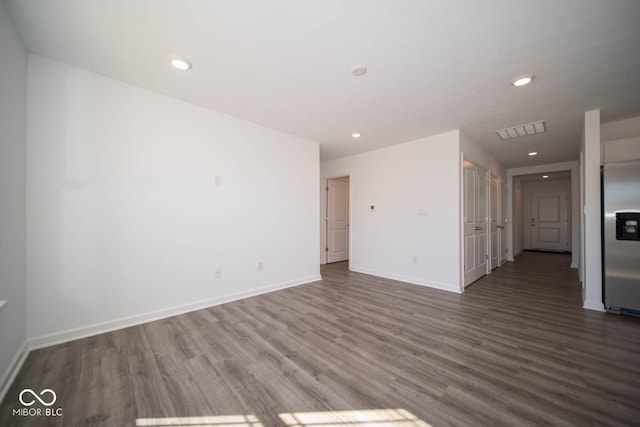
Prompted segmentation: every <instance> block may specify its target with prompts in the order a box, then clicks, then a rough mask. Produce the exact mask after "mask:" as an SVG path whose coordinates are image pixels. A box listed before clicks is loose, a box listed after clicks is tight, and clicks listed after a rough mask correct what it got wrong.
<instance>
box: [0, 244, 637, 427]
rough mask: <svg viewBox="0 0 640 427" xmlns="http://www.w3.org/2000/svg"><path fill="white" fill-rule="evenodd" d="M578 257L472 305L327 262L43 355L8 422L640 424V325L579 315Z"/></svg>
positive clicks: (551, 263)
mask: <svg viewBox="0 0 640 427" xmlns="http://www.w3.org/2000/svg"><path fill="white" fill-rule="evenodd" d="M569 261H570V257H568V256H565V255H554V254H544V253H523V254H521V255H520V256H519V257H518V258H517V261H516V262H515V263H507V264H505V265H504V266H503V267H501V268H499V269H497V270H495V271H494V273H492V274H491V275H489V276H486V277H485V278H483V279H481V280H479V281H478V282H476V283H475V284H473V285H471V286H470V287H469V288H467V290H466V292H465V293H464V294H462V295H456V294H452V293H447V292H442V291H437V290H433V289H429V288H425V287H420V286H414V285H410V284H405V283H401V282H395V281H392V280H386V279H381V278H377V277H373V276H368V275H365V274H359V273H353V272H350V271H348V269H347V265H346V263H338V264H332V265H327V266H323V268H322V277H323V280H322V281H320V282H315V283H312V284H308V285H303V286H298V287H295V288H291V289H286V290H282V291H278V292H273V293H270V294H266V295H261V296H258V297H254V298H248V299H245V300H241V301H237V302H233V303H229V304H225V305H221V306H217V307H212V308H210V309H205V310H200V311H196V312H192V313H189V314H185V315H181V316H176V317H172V318H169V319H165V320H160V321H156V322H151V323H147V324H144V325H141V326H136V327H131V328H127V329H123V330H119V331H116V332H111V333H107V334H102V335H98V336H94V337H90V338H86V339H82V340H77V341H73V342H69V343H65V344H61V345H57V346H53V347H49V348H45V349H41V350H36V351H34V352H32V353H31V354H30V355H29V357H28V359H27V361H26V362H25V365H24V367H23V369H22V370H21V372H20V374H19V375H18V377H17V379H16V381H15V383H14V384H13V386H12V388H11V390H10V391H9V393H8V394H7V396H6V398H5V400H4V402H3V403H2V405H0V425H1V426H40V425H47V426H49V425H51V426H62V425H64V426H85V425H87V426H133V425H136V422H137V423H138V424H139V425H156V426H157V425H171V426H175V425H198V426H200V427H202V426H216V427H220V426H235V427H258V426H262V427H266V426H280V427H285V426H286V427H293V426H296V427H317V426H320V425H321V424H322V425H327V426H334V427H337V426H345V425H352V426H365V425H371V424H372V423H373V421H374V420H377V424H375V425H377V426H391V427H394V426H395V427H400V426H402V427H405V426H426V425H431V426H434V427H436V426H438V427H439V426H496V425H505V426H528V425H554V426H596V425H597V426H608V425H611V426H631V425H636V426H637V425H640V363H639V362H640V319H638V318H630V317H620V316H615V315H611V314H605V313H598V312H593V311H588V310H582V308H581V291H580V285H579V283H578V282H577V275H576V272H575V270H571V269H570V268H569ZM24 388H31V389H33V390H35V391H41V390H43V389H45V388H51V389H53V390H54V391H55V392H56V393H57V399H58V400H57V402H56V403H55V405H54V406H53V408H57V407H59V408H61V410H62V416H61V417H20V416H17V415H13V409H15V408H21V407H22V405H20V403H19V402H18V394H19V393H20V391H21V390H22V389H24ZM33 407H34V408H36V407H42V406H41V405H40V404H39V403H36V404H35V405H34V406H33ZM384 410H386V411H384ZM223 416H229V417H226V418H224V417H223Z"/></svg>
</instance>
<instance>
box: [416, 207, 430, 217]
mask: <svg viewBox="0 0 640 427" xmlns="http://www.w3.org/2000/svg"><path fill="white" fill-rule="evenodd" d="M428 215H429V210H428V209H427V208H422V209H418V216H428Z"/></svg>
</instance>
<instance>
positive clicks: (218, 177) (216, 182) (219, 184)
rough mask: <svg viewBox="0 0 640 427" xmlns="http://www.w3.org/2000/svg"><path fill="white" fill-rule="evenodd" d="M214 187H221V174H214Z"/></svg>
mask: <svg viewBox="0 0 640 427" xmlns="http://www.w3.org/2000/svg"><path fill="white" fill-rule="evenodd" d="M214 185H215V186H216V187H221V186H222V177H221V176H216V180H215V184H214Z"/></svg>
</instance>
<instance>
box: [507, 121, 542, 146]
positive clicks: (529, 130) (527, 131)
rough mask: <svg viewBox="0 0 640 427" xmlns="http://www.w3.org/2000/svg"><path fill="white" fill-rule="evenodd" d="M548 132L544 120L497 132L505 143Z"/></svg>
mask: <svg viewBox="0 0 640 427" xmlns="http://www.w3.org/2000/svg"><path fill="white" fill-rule="evenodd" d="M546 131H547V127H546V126H545V124H544V120H540V121H537V122H532V123H527V124H524V125H518V126H513V127H510V128H504V129H500V130H497V131H496V133H497V134H498V136H499V137H500V139H502V140H503V141H506V140H507V139H513V138H518V137H521V136H527V135H535V134H536V133H544V132H546Z"/></svg>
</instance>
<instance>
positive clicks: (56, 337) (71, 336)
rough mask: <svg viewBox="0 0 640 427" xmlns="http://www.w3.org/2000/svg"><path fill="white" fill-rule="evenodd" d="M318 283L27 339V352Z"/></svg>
mask: <svg viewBox="0 0 640 427" xmlns="http://www.w3.org/2000/svg"><path fill="white" fill-rule="evenodd" d="M319 280H321V277H320V275H315V276H309V277H305V278H301V279H297V280H292V281H288V282H284V283H279V284H275V285H269V286H265V287H262V288H257V289H252V290H249V291H245V292H238V293H235V294H230V295H225V296H221V297H216V298H210V299H206V300H201V301H196V302H193V303H189V304H183V305H179V306H175V307H169V308H165V309H162V310H157V311H152V312H148V313H142V314H136V315H134V316H128V317H123V318H120V319H114V320H109V321H106V322H100V323H94V324H92V325H87V326H82V327H79V328H73V329H68V330H66V331H59V332H54V333H51V334H47V335H41V336H38V337H34V338H30V339H29V348H30V349H31V350H35V349H38V348H42V347H49V346H52V345H56V344H61V343H64V342H68V341H73V340H77V339H80V338H86V337H90V336H93V335H97V334H102V333H105V332H111V331H115V330H117V329H122V328H128V327H130V326H136V325H140V324H143V323H147V322H152V321H154V320H160V319H165V318H167V317H171V316H177V315H179V314H184V313H188V312H191V311H196V310H201V309H203V308H209V307H213V306H216V305H220V304H225V303H228V302H232V301H237V300H240V299H244V298H250V297H254V296H257V295H262V294H266V293H269V292H274V291H278V290H281V289H286V288H291V287H294V286H299V285H304V284H305V283H311V282H316V281H319Z"/></svg>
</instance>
